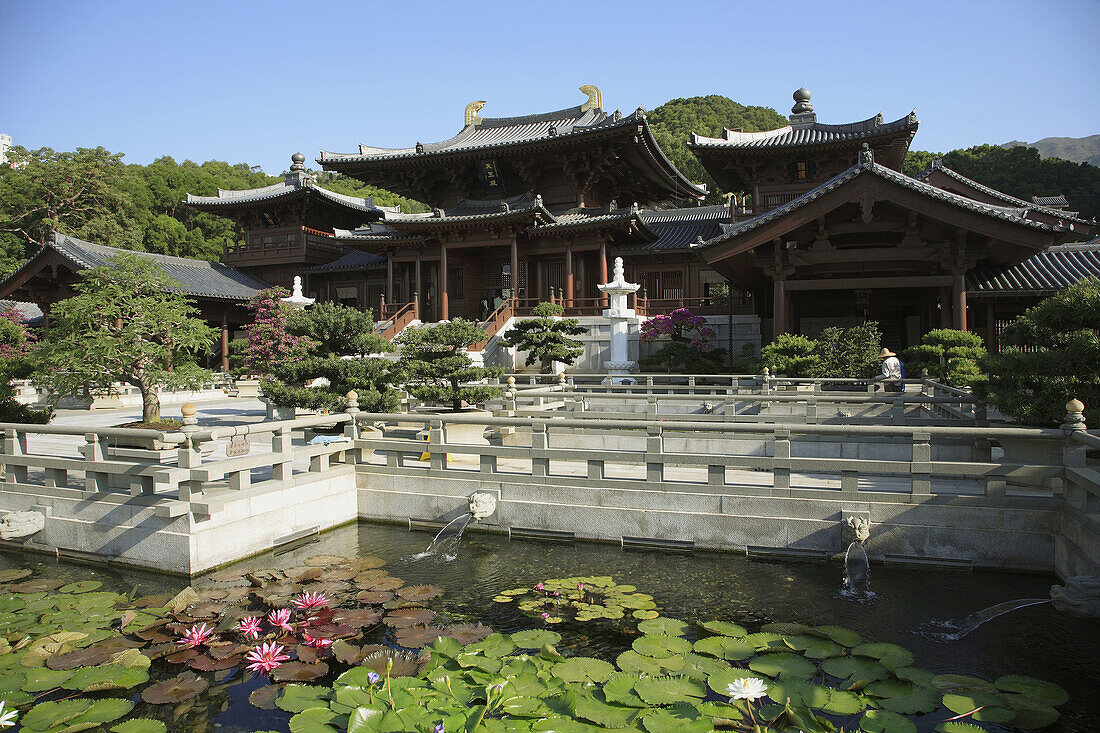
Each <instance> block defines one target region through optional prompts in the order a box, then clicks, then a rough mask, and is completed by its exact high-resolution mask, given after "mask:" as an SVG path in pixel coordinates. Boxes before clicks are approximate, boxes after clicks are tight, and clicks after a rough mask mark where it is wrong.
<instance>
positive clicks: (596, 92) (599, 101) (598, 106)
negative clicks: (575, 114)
mask: <svg viewBox="0 0 1100 733" xmlns="http://www.w3.org/2000/svg"><path fill="white" fill-rule="evenodd" d="M578 89H580V91H581V93H582V94H587V95H588V101H587V102H585V103H584V104H582V105H581V112H587V111H588V110H590V109H594V110H596V111H597V112H602V111H603V94H602V93H601V92H600V89H599V87H597V86H596V85H595V84H584V85H583V86H580V87H578Z"/></svg>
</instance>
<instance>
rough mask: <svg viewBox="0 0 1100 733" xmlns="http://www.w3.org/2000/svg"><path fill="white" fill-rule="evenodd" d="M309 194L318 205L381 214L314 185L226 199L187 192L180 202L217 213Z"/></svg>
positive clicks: (361, 202) (362, 201)
mask: <svg viewBox="0 0 1100 733" xmlns="http://www.w3.org/2000/svg"><path fill="white" fill-rule="evenodd" d="M310 194H316V195H317V196H318V197H319V198H320V199H321V201H322V202H325V203H328V204H331V205H333V206H336V207H338V208H342V209H346V210H348V211H353V212H355V213H366V214H378V215H380V216H381V215H382V213H383V210H382V209H380V208H379V207H377V206H375V205H374V204H373V203H369V199H356V198H355V197H352V196H344V195H342V194H338V193H336V192H334V191H329V190H327V189H324V188H321V187H320V186H317V185H309V186H301V187H287V188H286V189H284V190H281V191H273V192H271V193H266V194H258V195H255V196H227V197H225V198H222V197H218V196H195V195H193V194H190V193H189V194H187V198H186V199H185V201H184V203H185V204H186V205H187V206H190V207H192V208H194V209H198V210H199V211H210V212H215V213H221V212H225V211H231V210H233V209H251V208H258V207H262V206H269V205H271V204H272V203H282V202H288V201H295V200H297V199H300V198H303V197H304V198H306V199H307V200H308V199H309V197H310Z"/></svg>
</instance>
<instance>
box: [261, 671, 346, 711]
mask: <svg viewBox="0 0 1100 733" xmlns="http://www.w3.org/2000/svg"><path fill="white" fill-rule="evenodd" d="M365 677H366V675H364V679H365ZM340 679H343V677H341V678H340ZM337 682H339V679H338V680H337ZM260 689H264V688H262V687H261V688H260ZM274 689H275V690H276V691H278V690H279V688H278V687H274ZM330 697H332V689H331V688H328V687H321V686H319V685H287V686H286V687H285V688H283V694H282V696H281V697H280V698H279V699H278V700H276V701H275V705H276V706H277V707H279V708H280V709H282V710H285V711H287V712H288V713H300V712H302V711H303V710H305V709H307V708H312V707H317V706H318V705H324V704H325V703H324V702H323V701H324V700H328V699H329V698H330Z"/></svg>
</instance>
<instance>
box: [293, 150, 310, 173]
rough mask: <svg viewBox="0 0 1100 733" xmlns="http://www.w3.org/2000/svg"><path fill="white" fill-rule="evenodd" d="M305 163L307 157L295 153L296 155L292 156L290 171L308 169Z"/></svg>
mask: <svg viewBox="0 0 1100 733" xmlns="http://www.w3.org/2000/svg"><path fill="white" fill-rule="evenodd" d="M305 162H306V156H304V155H302V154H301V153H295V154H294V155H292V156H290V170H292V171H304V170H305V169H306V166H305Z"/></svg>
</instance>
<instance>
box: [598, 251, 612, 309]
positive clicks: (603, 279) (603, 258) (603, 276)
mask: <svg viewBox="0 0 1100 733" xmlns="http://www.w3.org/2000/svg"><path fill="white" fill-rule="evenodd" d="M607 281H608V280H607V242H606V241H604V242H600V282H599V283H598V284H599V285H604V284H606V283H607ZM610 298H611V296H610V295H606V294H605V295H604V296H603V304H604V305H606V306H609V307H610V304H611V300H610Z"/></svg>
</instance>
